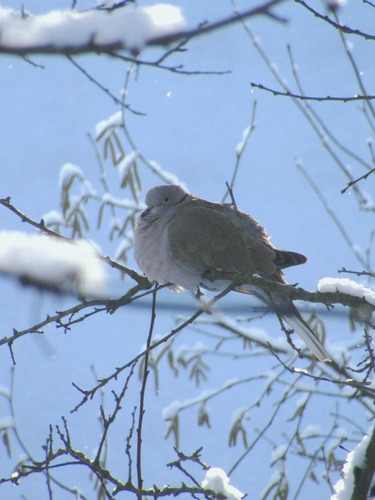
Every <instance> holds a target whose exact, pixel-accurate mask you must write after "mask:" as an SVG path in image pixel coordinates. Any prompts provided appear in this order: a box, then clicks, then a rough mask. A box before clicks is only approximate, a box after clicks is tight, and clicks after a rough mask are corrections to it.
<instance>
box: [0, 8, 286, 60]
mask: <svg viewBox="0 0 375 500" xmlns="http://www.w3.org/2000/svg"><path fill="white" fill-rule="evenodd" d="M283 1H284V0H269V1H267V2H264V3H263V4H261V5H259V6H258V7H253V8H251V9H248V10H246V11H245V12H243V13H241V14H235V15H232V16H229V17H226V18H224V19H221V20H219V21H216V22H213V23H206V24H201V25H199V26H198V27H197V28H193V29H188V30H181V31H177V32H175V33H169V34H163V35H160V36H155V37H151V38H149V39H148V40H146V41H145V42H144V46H166V45H169V44H171V43H173V42H178V41H181V40H184V39H191V38H195V37H197V36H201V35H206V34H208V33H211V32H213V31H216V30H219V29H221V28H224V27H226V26H230V25H231V24H234V23H237V22H239V21H240V20H243V19H248V18H249V17H255V16H258V15H266V16H268V17H270V18H271V19H274V20H277V21H278V22H283V23H286V22H287V20H286V19H285V18H282V17H279V16H275V15H272V14H271V12H270V9H272V8H273V7H275V6H276V5H278V4H280V3H281V2H283ZM104 16H106V18H107V19H108V13H106V12H104V13H103V19H104V18H105V17H104ZM78 18H79V13H77V17H76V21H77V20H78ZM26 19H27V18H25V22H26ZM19 20H20V19H19V18H17V21H18V22H19ZM76 25H77V28H78V26H79V24H78V23H76ZM98 38H99V37H98V33H96V32H93V33H91V36H90V37H89V39H87V40H86V41H85V42H84V43H77V44H73V43H71V44H68V43H67V44H65V45H63V44H62V43H61V40H59V41H56V43H55V42H54V41H53V39H52V40H47V41H44V42H41V43H39V44H37V43H36V44H34V45H29V46H27V44H25V46H21V45H20V43H19V42H18V43H17V46H15V45H11V44H8V45H6V44H5V43H4V42H3V43H1V42H0V53H3V54H14V55H26V54H49V55H70V56H72V55H75V54H85V53H96V54H113V53H114V52H118V51H122V50H128V51H130V52H132V53H134V54H136V53H138V52H139V50H138V49H135V48H134V47H130V46H128V45H126V43H125V42H124V40H117V41H113V42H111V43H101V42H100V41H97V40H98ZM72 39H74V37H73V38H72ZM0 40H1V32H0Z"/></svg>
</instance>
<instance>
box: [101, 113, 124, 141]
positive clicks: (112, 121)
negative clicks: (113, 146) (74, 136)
mask: <svg viewBox="0 0 375 500" xmlns="http://www.w3.org/2000/svg"><path fill="white" fill-rule="evenodd" d="M122 123H123V114H122V111H117V112H116V113H114V114H113V115H111V116H110V117H109V118H106V119H105V120H101V121H100V122H99V123H97V124H96V126H95V133H96V138H97V139H99V137H101V136H102V135H103V133H104V132H106V131H107V130H108V129H110V128H113V127H119V126H120V125H122Z"/></svg>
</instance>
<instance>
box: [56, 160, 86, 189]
mask: <svg viewBox="0 0 375 500" xmlns="http://www.w3.org/2000/svg"><path fill="white" fill-rule="evenodd" d="M74 177H78V178H79V179H81V180H83V179H84V175H83V172H82V169H81V167H79V166H78V165H74V163H65V164H64V165H63V166H62V167H61V170H60V175H59V179H60V188H61V189H63V188H65V187H66V186H68V185H69V184H70V183H71V181H72V179H73V178H74Z"/></svg>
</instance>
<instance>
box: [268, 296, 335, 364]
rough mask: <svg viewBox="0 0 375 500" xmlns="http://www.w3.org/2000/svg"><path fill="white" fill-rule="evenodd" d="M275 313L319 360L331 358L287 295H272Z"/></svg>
mask: <svg viewBox="0 0 375 500" xmlns="http://www.w3.org/2000/svg"><path fill="white" fill-rule="evenodd" d="M272 302H273V307H275V310H276V313H277V314H279V316H280V317H281V318H282V319H283V320H284V321H285V322H286V323H288V325H289V326H290V327H291V328H293V330H294V331H295V332H296V334H297V335H299V336H300V337H301V339H302V340H303V341H304V342H305V344H306V345H307V347H308V348H309V349H310V350H311V352H313V353H314V354H315V356H316V357H317V358H318V359H319V360H320V361H330V360H331V359H332V358H331V356H330V354H329V353H328V351H327V350H326V348H325V347H324V346H323V344H322V343H321V342H320V340H319V339H318V337H317V336H316V334H315V333H314V332H313V330H312V329H311V328H310V327H309V325H308V324H307V323H306V322H305V321H304V319H303V318H302V316H301V315H300V313H299V312H298V310H297V308H296V307H295V305H294V304H293V302H292V301H291V300H290V299H289V297H280V295H278V296H277V297H274V296H273V297H272Z"/></svg>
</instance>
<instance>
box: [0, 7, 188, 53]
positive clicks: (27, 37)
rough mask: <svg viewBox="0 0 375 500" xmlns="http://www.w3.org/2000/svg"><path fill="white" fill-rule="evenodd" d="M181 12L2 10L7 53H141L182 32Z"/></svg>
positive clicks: (0, 18) (0, 30) (152, 9)
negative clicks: (94, 50)
mask: <svg viewBox="0 0 375 500" xmlns="http://www.w3.org/2000/svg"><path fill="white" fill-rule="evenodd" d="M184 26H185V21H184V18H183V16H182V13H181V9H180V8H179V7H176V6H174V5H169V4H165V3H160V4H155V5H152V6H150V7H143V8H140V7H133V6H129V7H126V8H123V9H116V10H113V11H112V12H107V11H103V10H88V11H85V12H77V11H74V10H70V9H69V10H55V11H50V12H48V13H47V14H43V15H40V16H33V15H32V14H30V13H29V12H27V11H22V12H20V11H15V10H13V9H10V8H6V7H0V33H1V40H0V45H1V47H2V49H3V50H6V49H9V50H25V51H27V50H30V51H32V50H33V49H37V48H40V49H43V48H44V49H45V50H47V49H51V48H56V49H59V48H61V49H71V50H77V49H79V48H81V47H86V46H88V47H90V46H91V45H92V44H94V45H95V46H102V47H104V48H105V47H106V46H111V45H112V46H113V45H116V46H119V48H123V49H128V50H131V51H138V50H140V49H141V48H142V47H143V46H144V45H145V44H146V43H147V41H149V40H152V39H155V38H158V37H162V36H165V35H169V34H171V33H175V32H178V31H180V30H182V29H183V28H184Z"/></svg>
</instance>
